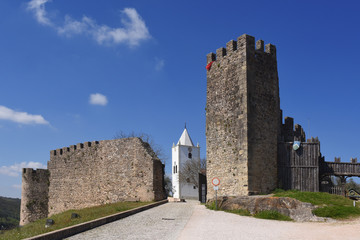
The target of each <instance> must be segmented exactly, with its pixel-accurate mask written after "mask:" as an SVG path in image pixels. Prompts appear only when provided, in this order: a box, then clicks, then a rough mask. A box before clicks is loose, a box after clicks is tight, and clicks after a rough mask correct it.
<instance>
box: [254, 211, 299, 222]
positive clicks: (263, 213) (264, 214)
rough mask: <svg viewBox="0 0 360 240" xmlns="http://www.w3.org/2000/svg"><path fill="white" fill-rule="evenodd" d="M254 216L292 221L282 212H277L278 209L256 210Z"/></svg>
mask: <svg viewBox="0 0 360 240" xmlns="http://www.w3.org/2000/svg"><path fill="white" fill-rule="evenodd" d="M254 217H256V218H262V219H271V220H279V221H292V219H291V218H290V217H288V216H286V215H284V214H281V213H279V212H278V211H274V210H264V211H261V212H258V213H256V214H255V215H254Z"/></svg>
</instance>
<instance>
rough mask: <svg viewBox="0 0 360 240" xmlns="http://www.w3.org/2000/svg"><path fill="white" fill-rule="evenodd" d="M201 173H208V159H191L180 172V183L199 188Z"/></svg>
mask: <svg viewBox="0 0 360 240" xmlns="http://www.w3.org/2000/svg"><path fill="white" fill-rule="evenodd" d="M199 173H202V174H205V173H206V159H205V158H203V159H200V161H199V160H196V159H189V160H187V161H186V162H185V163H184V165H182V167H181V169H180V171H179V181H180V182H181V183H189V184H193V185H194V186H195V187H197V188H199Z"/></svg>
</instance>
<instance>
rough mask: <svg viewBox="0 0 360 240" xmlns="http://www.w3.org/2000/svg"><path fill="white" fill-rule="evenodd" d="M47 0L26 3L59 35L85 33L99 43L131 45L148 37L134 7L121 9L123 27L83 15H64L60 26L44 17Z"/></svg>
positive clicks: (41, 21) (33, 0)
mask: <svg viewBox="0 0 360 240" xmlns="http://www.w3.org/2000/svg"><path fill="white" fill-rule="evenodd" d="M48 1H49V0H32V1H30V2H29V3H28V9H29V10H31V11H32V12H33V13H34V14H35V17H36V19H37V21H38V22H39V23H41V24H43V25H48V26H52V27H53V28H55V29H56V30H57V32H58V34H59V35H64V36H67V37H71V36H73V35H80V34H85V35H88V36H91V37H92V38H93V39H94V40H95V41H96V42H97V43H98V44H100V45H103V44H105V45H115V44H122V43H124V44H128V45H129V46H131V47H134V46H137V45H139V42H140V41H142V40H146V39H148V38H150V34H149V30H148V29H147V27H146V24H145V22H144V20H143V19H142V18H141V16H140V15H139V14H138V13H137V11H136V10H135V9H134V8H125V9H124V10H122V11H121V14H122V16H121V23H122V24H123V27H119V28H112V27H109V26H107V25H99V24H97V23H96V21H95V20H93V19H91V18H90V17H87V16H83V17H82V19H81V20H75V19H73V18H71V17H70V16H68V15H66V16H65V21H64V24H63V25H62V26H55V25H54V24H53V23H52V22H51V20H50V19H49V18H47V17H46V15H47V13H46V10H45V4H46V3H47V2H48Z"/></svg>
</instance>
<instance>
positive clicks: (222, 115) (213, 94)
mask: <svg viewBox="0 0 360 240" xmlns="http://www.w3.org/2000/svg"><path fill="white" fill-rule="evenodd" d="M207 64H208V65H207V69H208V70H207V103H206V147H207V150H206V151H207V185H208V195H207V198H208V199H211V198H212V197H214V194H215V192H214V190H213V188H212V187H211V180H212V178H214V177H218V178H219V179H220V185H219V190H218V195H220V196H221V195H227V196H235V195H251V194H259V193H268V192H270V191H271V190H273V189H275V188H276V187H277V145H278V139H279V136H280V125H281V111H280V99H279V80H278V73H277V61H276V48H275V46H274V45H271V44H267V45H266V46H265V51H264V41H262V40H258V41H257V42H256V44H255V39H254V37H252V36H249V35H242V36H240V37H239V38H238V39H237V41H234V40H232V41H230V42H228V43H227V44H226V48H219V49H217V51H216V54H214V53H210V54H208V55H207Z"/></svg>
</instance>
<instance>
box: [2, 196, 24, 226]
mask: <svg viewBox="0 0 360 240" xmlns="http://www.w3.org/2000/svg"><path fill="white" fill-rule="evenodd" d="M19 221H20V199H18V198H6V197H0V229H11V228H14V227H17V226H18V225H19Z"/></svg>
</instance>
